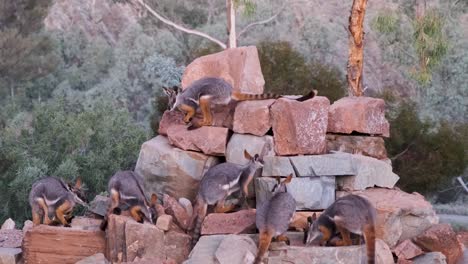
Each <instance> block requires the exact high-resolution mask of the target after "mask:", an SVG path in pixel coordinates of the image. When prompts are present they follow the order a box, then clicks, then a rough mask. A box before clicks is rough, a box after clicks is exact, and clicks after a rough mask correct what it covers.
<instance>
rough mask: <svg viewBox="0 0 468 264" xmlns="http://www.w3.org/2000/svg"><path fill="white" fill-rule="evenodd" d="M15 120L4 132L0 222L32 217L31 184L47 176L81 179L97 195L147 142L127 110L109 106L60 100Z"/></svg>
mask: <svg viewBox="0 0 468 264" xmlns="http://www.w3.org/2000/svg"><path fill="white" fill-rule="evenodd" d="M15 117H16V118H13V119H11V120H10V121H9V122H7V124H6V127H5V129H3V130H2V131H1V132H0V136H1V137H0V138H1V140H0V146H1V147H0V163H1V164H6V166H5V167H0V179H1V184H0V198H1V199H2V201H3V202H4V204H5V206H4V207H3V208H2V211H1V214H0V221H3V220H4V219H5V218H7V217H12V218H13V219H15V220H16V221H19V222H22V221H24V220H25V219H26V218H27V217H29V216H30V209H29V203H28V201H27V197H28V193H29V190H30V188H31V184H32V182H34V181H35V180H37V179H39V178H41V177H43V176H46V175H54V176H58V177H62V178H65V179H67V180H73V179H76V177H78V176H81V177H82V179H83V182H84V183H85V184H86V186H87V187H88V193H87V195H88V197H89V198H92V197H94V195H96V194H97V193H100V192H102V191H104V190H105V189H106V185H107V180H108V179H109V177H111V176H112V175H113V174H114V173H115V172H116V171H118V170H124V169H132V167H133V166H134V163H135V161H136V158H137V155H138V152H139V148H140V145H141V143H142V142H143V141H144V140H145V139H146V132H145V131H144V129H143V128H141V127H139V126H137V125H135V123H134V121H133V120H132V118H131V115H130V113H129V112H128V111H127V110H126V109H125V108H118V107H114V106H111V105H110V104H105V103H102V104H97V105H95V106H94V107H92V108H90V109H85V110H81V109H76V108H71V107H70V106H69V104H68V103H67V102H66V101H63V100H62V101H60V100H59V101H58V102H57V103H49V104H40V105H37V106H35V107H34V109H33V112H32V114H31V115H25V114H24V113H22V112H19V113H16V116H15Z"/></svg>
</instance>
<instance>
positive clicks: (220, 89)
mask: <svg viewBox="0 0 468 264" xmlns="http://www.w3.org/2000/svg"><path fill="white" fill-rule="evenodd" d="M164 92H165V93H166V95H167V96H168V97H169V105H170V107H171V110H174V109H176V108H177V109H179V110H180V111H182V112H184V113H185V117H184V122H185V123H189V122H190V121H191V120H192V117H193V116H194V115H195V113H196V111H197V109H198V108H200V109H201V112H202V114H203V120H202V121H201V122H198V123H192V124H191V125H190V126H189V129H195V128H199V127H201V126H211V125H212V123H213V115H212V113H211V106H212V105H227V104H229V103H230V102H231V101H232V100H234V101H247V100H265V99H277V98H280V97H283V96H282V95H277V94H271V93H266V94H245V93H240V92H233V91H232V86H231V85H230V84H229V83H228V82H226V81H225V80H224V79H222V78H214V77H205V78H202V79H199V80H197V81H194V82H193V83H192V84H191V85H190V86H188V87H187V89H185V90H183V91H181V89H169V88H164ZM316 94H317V91H316V90H312V91H311V92H310V93H309V94H307V95H305V96H302V97H300V98H297V99H294V100H297V101H305V100H308V99H310V98H313V97H314V96H315V95H316Z"/></svg>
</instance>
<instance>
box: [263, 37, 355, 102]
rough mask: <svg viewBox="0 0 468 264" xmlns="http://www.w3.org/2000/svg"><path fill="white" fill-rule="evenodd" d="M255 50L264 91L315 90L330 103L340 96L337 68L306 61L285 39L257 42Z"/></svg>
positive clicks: (341, 87) (341, 88)
mask: <svg viewBox="0 0 468 264" xmlns="http://www.w3.org/2000/svg"><path fill="white" fill-rule="evenodd" d="M258 51H259V57H260V65H261V66H262V73H263V77H264V78H265V88H266V89H265V90H266V92H273V93H279V94H288V95H300V94H306V93H308V92H310V90H312V89H317V90H318V91H319V94H320V95H323V96H327V97H328V98H329V99H330V101H332V102H333V101H335V100H337V99H339V98H341V97H343V96H344V93H345V89H346V82H345V79H344V77H343V76H342V74H341V73H340V72H339V71H338V70H337V69H335V68H333V67H331V66H329V65H324V64H320V63H318V62H313V63H307V62H306V60H305V59H304V57H303V56H302V55H301V54H300V53H299V52H297V51H295V50H294V49H293V48H292V47H291V45H290V44H289V43H288V42H261V43H260V44H259V45H258Z"/></svg>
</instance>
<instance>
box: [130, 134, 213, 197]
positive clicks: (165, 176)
mask: <svg viewBox="0 0 468 264" xmlns="http://www.w3.org/2000/svg"><path fill="white" fill-rule="evenodd" d="M217 163H218V159H217V158H215V157H212V156H207V155H204V154H202V153H197V152H193V151H184V150H181V149H179V148H175V147H173V146H171V145H170V144H169V141H168V140H167V138H165V137H163V136H157V137H155V138H153V139H151V140H149V141H147V142H145V143H143V145H142V147H141V150H140V155H139V157H138V161H137V164H136V168H135V172H137V174H138V175H140V176H141V177H143V180H144V183H145V190H146V191H147V192H148V193H153V192H155V193H157V194H158V196H159V197H162V195H163V194H164V193H167V194H169V195H170V196H172V197H174V198H176V199H179V198H181V197H185V198H188V199H190V200H192V201H193V200H194V199H195V196H196V193H197V191H198V183H199V181H200V180H201V178H202V176H203V174H204V173H205V172H206V171H207V170H208V169H209V168H210V167H212V166H214V165H216V164H217Z"/></svg>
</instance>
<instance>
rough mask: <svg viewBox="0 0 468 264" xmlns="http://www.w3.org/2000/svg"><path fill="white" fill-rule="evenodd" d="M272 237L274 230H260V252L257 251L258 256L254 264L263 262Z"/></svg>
mask: <svg viewBox="0 0 468 264" xmlns="http://www.w3.org/2000/svg"><path fill="white" fill-rule="evenodd" d="M272 238H273V231H272V230H270V229H267V230H260V235H259V237H258V252H257V256H256V257H255V260H254V264H260V263H262V259H263V256H264V255H265V253H266V252H267V251H268V248H269V247H270V243H271V239H272Z"/></svg>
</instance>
